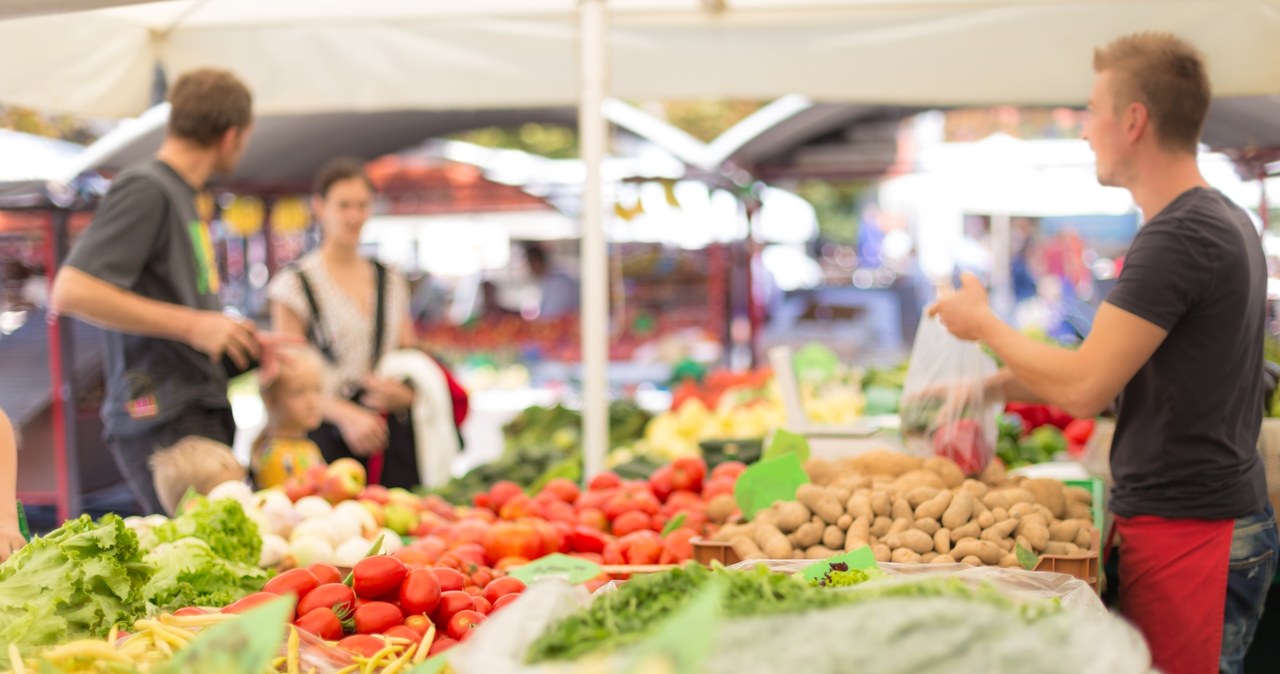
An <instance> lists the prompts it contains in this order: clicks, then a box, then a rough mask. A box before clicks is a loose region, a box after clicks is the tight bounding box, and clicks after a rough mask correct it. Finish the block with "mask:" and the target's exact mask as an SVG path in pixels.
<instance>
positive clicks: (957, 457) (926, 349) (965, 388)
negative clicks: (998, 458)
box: [901, 317, 1003, 475]
mask: <svg viewBox="0 0 1280 674" xmlns="http://www.w3.org/2000/svg"><path fill="white" fill-rule="evenodd" d="M996 369H997V368H996V364H995V361H994V360H992V359H991V357H990V356H988V355H987V354H986V353H985V352H984V351H983V350H982V348H981V347H980V346H979V345H978V344H977V343H975V342H965V341H961V340H959V339H957V338H956V337H954V336H952V334H951V333H949V332H947V329H946V328H945V327H943V325H942V323H941V322H940V321H938V320H937V319H933V318H928V317H925V318H923V319H921V322H920V329H919V330H918V331H917V332H916V341H915V344H914V345H913V346H912V348H911V361H910V363H909V364H908V366H907V379H906V382H905V383H904V385H903V389H902V404H901V408H902V409H901V414H902V434H903V437H904V439H905V440H906V444H907V449H908V451H910V452H912V453H913V454H917V455H919V456H935V455H936V456H944V457H947V458H949V459H951V460H953V461H955V462H956V464H958V465H959V466H960V469H961V470H963V471H964V472H965V473H967V474H970V475H972V474H975V473H978V472H980V471H981V470H982V469H983V468H986V466H987V464H988V463H990V462H991V459H992V457H993V456H994V455H995V443H996V438H997V429H996V416H997V414H998V413H999V410H1000V407H1001V405H1002V403H1003V401H1002V400H998V399H992V397H991V396H990V395H989V394H988V393H989V392H988V391H986V385H987V382H988V380H989V379H990V378H991V376H992V375H994V374H995V373H996Z"/></svg>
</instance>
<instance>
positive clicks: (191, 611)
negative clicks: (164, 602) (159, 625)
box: [173, 606, 205, 618]
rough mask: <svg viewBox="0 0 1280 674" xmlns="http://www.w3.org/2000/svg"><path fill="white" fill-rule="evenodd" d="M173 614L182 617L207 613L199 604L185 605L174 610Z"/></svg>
mask: <svg viewBox="0 0 1280 674" xmlns="http://www.w3.org/2000/svg"><path fill="white" fill-rule="evenodd" d="M173 614H174V615H175V616H178V617H180V618H181V617H185V616H192V615H205V610H204V609H202V608H200V607H199V606H184V607H182V608H180V609H178V610H176V611H174V612H173Z"/></svg>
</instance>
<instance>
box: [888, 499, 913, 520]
mask: <svg viewBox="0 0 1280 674" xmlns="http://www.w3.org/2000/svg"><path fill="white" fill-rule="evenodd" d="M915 514H916V511H915V510H914V509H913V508H912V507H911V504H910V503H908V502H907V499H905V498H897V499H894V501H893V512H892V513H891V516H892V517H893V519H895V520H900V519H903V518H907V519H915Z"/></svg>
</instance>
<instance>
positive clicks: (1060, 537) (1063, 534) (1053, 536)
mask: <svg viewBox="0 0 1280 674" xmlns="http://www.w3.org/2000/svg"><path fill="white" fill-rule="evenodd" d="M1079 534H1080V521H1079V520H1063V521H1061V522H1054V523H1052V524H1050V525H1049V540H1050V541H1059V542H1063V543H1066V542H1070V541H1074V540H1076V536H1077V535H1079Z"/></svg>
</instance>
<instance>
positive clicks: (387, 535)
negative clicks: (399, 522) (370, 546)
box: [378, 529, 404, 555]
mask: <svg viewBox="0 0 1280 674" xmlns="http://www.w3.org/2000/svg"><path fill="white" fill-rule="evenodd" d="M379 533H380V534H381V535H382V550H380V551H379V553H378V554H382V555H394V554H395V553H396V551H397V550H399V549H400V548H403V547H404V541H401V540H400V534H397V533H396V532H394V531H392V530H390V529H383V530H382V531H381V532H379Z"/></svg>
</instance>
